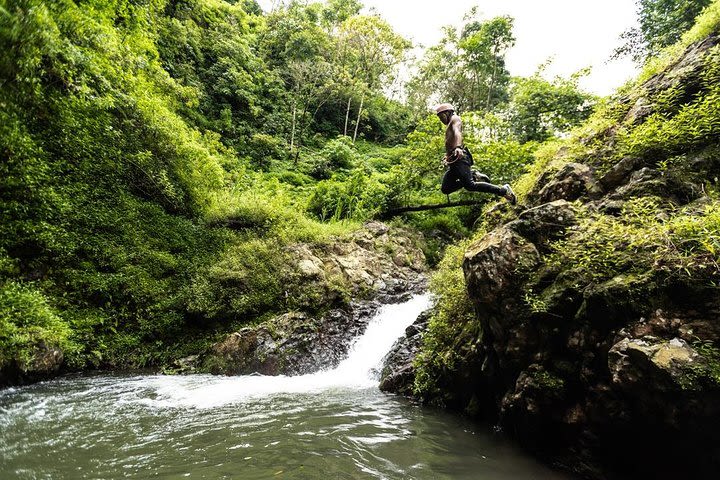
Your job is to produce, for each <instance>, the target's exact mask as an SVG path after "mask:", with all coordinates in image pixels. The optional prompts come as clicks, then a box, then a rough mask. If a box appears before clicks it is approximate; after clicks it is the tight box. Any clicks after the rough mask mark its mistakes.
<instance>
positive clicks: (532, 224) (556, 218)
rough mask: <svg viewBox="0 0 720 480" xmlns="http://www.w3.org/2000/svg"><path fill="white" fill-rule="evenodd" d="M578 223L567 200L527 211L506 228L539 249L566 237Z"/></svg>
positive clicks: (556, 201)
mask: <svg viewBox="0 0 720 480" xmlns="http://www.w3.org/2000/svg"><path fill="white" fill-rule="evenodd" d="M576 223H577V220H576V218H575V210H574V208H573V205H572V204H571V203H570V202H568V201H567V200H555V201H553V202H549V203H544V204H542V205H539V206H537V207H534V208H530V209H528V210H525V211H524V212H522V213H520V215H518V219H517V220H514V221H512V222H510V223H508V224H507V225H506V226H507V227H508V228H510V229H512V230H514V231H515V232H517V233H518V234H520V235H521V236H523V237H525V238H526V239H528V240H529V241H530V242H532V243H533V244H535V246H537V247H544V246H546V245H547V244H548V243H549V242H550V241H552V240H557V239H559V238H561V237H563V236H564V234H565V231H566V230H567V229H568V228H569V227H572V226H573V225H575V224H576Z"/></svg>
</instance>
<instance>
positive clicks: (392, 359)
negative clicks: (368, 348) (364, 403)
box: [380, 310, 431, 396]
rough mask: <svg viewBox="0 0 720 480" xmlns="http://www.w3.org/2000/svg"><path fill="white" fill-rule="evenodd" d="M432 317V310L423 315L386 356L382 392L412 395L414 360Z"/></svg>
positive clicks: (381, 376) (382, 373) (381, 378)
mask: <svg viewBox="0 0 720 480" xmlns="http://www.w3.org/2000/svg"><path fill="white" fill-rule="evenodd" d="M430 315H431V313H430V310H428V311H425V312H423V313H421V314H420V315H419V316H418V318H417V320H415V322H414V323H413V324H412V325H410V326H409V327H407V328H406V329H405V335H404V336H403V337H401V338H400V339H398V341H397V342H395V344H394V345H393V347H392V348H391V349H390V352H388V354H387V355H386V356H385V359H384V360H383V369H382V372H381V374H380V390H382V391H383V392H389V393H397V394H399V395H406V396H410V395H412V393H413V384H414V382H415V368H414V367H413V360H414V359H415V356H416V355H417V353H418V352H419V351H420V346H421V344H422V337H423V334H424V333H425V330H427V325H428V322H429V320H430Z"/></svg>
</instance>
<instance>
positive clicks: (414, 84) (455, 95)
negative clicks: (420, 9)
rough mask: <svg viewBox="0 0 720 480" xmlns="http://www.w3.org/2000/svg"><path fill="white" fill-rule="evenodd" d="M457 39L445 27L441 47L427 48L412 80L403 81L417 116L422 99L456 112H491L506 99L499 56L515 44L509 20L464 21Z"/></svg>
mask: <svg viewBox="0 0 720 480" xmlns="http://www.w3.org/2000/svg"><path fill="white" fill-rule="evenodd" d="M465 22H466V23H465V25H464V26H463V28H462V31H461V33H460V34H458V31H457V30H456V29H455V28H453V27H446V28H445V36H444V38H443V39H442V41H441V43H440V44H439V45H437V46H434V47H432V48H430V49H428V51H427V53H426V54H425V56H424V58H423V59H422V61H421V62H420V65H419V68H418V73H417V75H416V76H415V77H414V78H413V79H411V81H410V82H408V98H409V101H410V102H411V104H412V105H413V106H414V107H415V108H416V109H417V110H418V111H422V110H424V109H425V108H426V107H427V103H428V100H430V101H431V102H436V101H440V100H442V101H450V102H452V103H453V104H454V105H455V106H456V107H457V108H458V109H459V110H478V111H480V110H482V111H491V110H493V109H494V108H496V107H497V106H498V105H501V104H502V103H504V102H505V101H506V100H507V89H508V83H509V79H510V75H509V73H508V71H507V69H506V67H505V54H506V53H507V50H508V49H509V48H510V47H512V46H513V45H514V43H515V38H514V37H513V35H512V27H513V19H512V18H511V17H496V18H493V19H490V20H487V21H481V20H479V19H478V18H477V11H476V9H472V10H471V11H470V13H469V14H468V15H466V17H465Z"/></svg>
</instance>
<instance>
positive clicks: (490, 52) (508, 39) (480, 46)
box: [459, 16, 515, 111]
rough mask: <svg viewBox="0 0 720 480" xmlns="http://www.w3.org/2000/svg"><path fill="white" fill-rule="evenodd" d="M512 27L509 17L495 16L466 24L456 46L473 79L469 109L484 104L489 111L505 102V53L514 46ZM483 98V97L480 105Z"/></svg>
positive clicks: (475, 108)
mask: <svg viewBox="0 0 720 480" xmlns="http://www.w3.org/2000/svg"><path fill="white" fill-rule="evenodd" d="M512 26H513V19H512V18H511V17H509V16H504V17H495V18H493V19H491V20H488V21H486V22H480V21H477V20H475V21H472V22H470V23H468V24H467V25H465V28H464V30H463V34H462V36H461V40H460V44H459V45H460V48H462V50H463V52H464V57H465V64H466V65H467V67H468V70H469V73H470V75H472V77H473V79H474V82H473V84H474V85H475V91H473V92H472V95H471V99H472V101H473V105H472V107H471V109H472V110H479V109H480V105H481V104H484V109H485V111H490V110H491V107H492V106H493V105H495V104H497V103H500V102H501V101H502V100H504V98H503V96H504V94H505V92H506V91H507V88H506V87H507V82H508V79H509V74H508V72H507V70H506V69H505V53H506V52H507V50H508V49H509V48H510V47H512V46H513V45H514V44H515V37H513V35H512ZM498 87H500V88H498ZM503 87H504V88H503ZM482 90H485V92H486V93H485V92H482ZM482 97H485V98H484V102H483V103H481V102H482V100H483V98H482ZM493 100H494V101H493Z"/></svg>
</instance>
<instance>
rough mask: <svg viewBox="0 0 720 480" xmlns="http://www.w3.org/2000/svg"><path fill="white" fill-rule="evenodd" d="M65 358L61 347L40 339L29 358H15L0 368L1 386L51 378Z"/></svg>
mask: <svg viewBox="0 0 720 480" xmlns="http://www.w3.org/2000/svg"><path fill="white" fill-rule="evenodd" d="M64 360H65V357H64V354H63V352H62V350H61V349H60V347H58V346H57V345H54V344H50V343H47V342H44V341H39V342H37V343H36V344H35V346H34V347H33V348H32V350H31V353H30V355H29V356H28V357H27V358H13V359H10V360H9V361H8V362H6V363H5V364H4V365H2V366H1V368H0V386H5V385H18V384H25V383H32V382H37V381H39V380H43V379H46V378H51V377H53V376H55V375H57V373H58V372H59V371H60V369H61V368H62V366H63V362H64Z"/></svg>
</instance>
